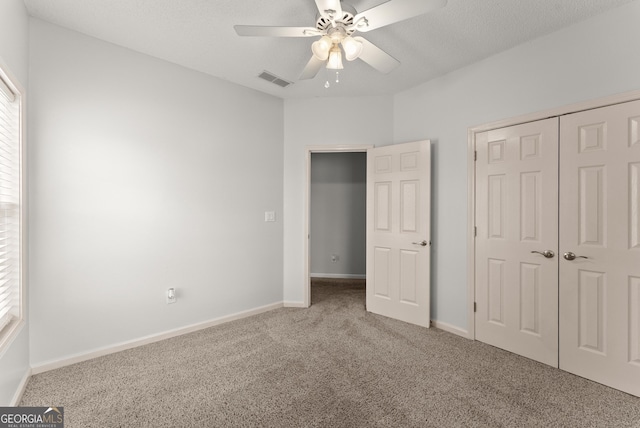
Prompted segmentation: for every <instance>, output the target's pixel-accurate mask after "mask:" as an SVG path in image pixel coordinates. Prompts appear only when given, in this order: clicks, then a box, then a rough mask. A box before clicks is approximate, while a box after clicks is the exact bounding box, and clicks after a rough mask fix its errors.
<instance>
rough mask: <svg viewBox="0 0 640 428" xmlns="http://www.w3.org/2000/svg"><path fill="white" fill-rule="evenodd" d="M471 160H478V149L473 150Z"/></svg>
mask: <svg viewBox="0 0 640 428" xmlns="http://www.w3.org/2000/svg"><path fill="white" fill-rule="evenodd" d="M473 160H474V161H477V160H478V151H477V150H474V151H473Z"/></svg>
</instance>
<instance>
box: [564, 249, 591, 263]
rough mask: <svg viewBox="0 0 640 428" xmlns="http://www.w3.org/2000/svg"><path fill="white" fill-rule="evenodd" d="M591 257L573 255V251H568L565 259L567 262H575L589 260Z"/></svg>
mask: <svg viewBox="0 0 640 428" xmlns="http://www.w3.org/2000/svg"><path fill="white" fill-rule="evenodd" d="M588 258H589V257H587V256H576V255H575V254H574V253H572V252H571V251H567V252H566V253H564V259H565V260H569V261H571V260H575V259H588Z"/></svg>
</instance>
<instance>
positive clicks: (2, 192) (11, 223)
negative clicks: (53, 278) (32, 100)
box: [0, 76, 21, 337]
mask: <svg viewBox="0 0 640 428" xmlns="http://www.w3.org/2000/svg"><path fill="white" fill-rule="evenodd" d="M20 176H21V174H20V98H19V97H16V96H15V94H14V93H13V92H12V91H11V89H10V87H9V85H8V84H7V83H6V82H4V81H3V80H2V77H1V76H0V337H1V336H3V333H4V332H3V330H4V329H5V328H6V327H7V326H8V325H9V324H10V323H11V322H12V321H13V320H17V319H20V311H21V307H20V306H21V305H20V302H21V296H20V293H21V287H20V251H21V250H20V218H21V215H20V211H21V207H20Z"/></svg>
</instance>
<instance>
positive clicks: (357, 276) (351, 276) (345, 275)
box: [309, 273, 367, 279]
mask: <svg viewBox="0 0 640 428" xmlns="http://www.w3.org/2000/svg"><path fill="white" fill-rule="evenodd" d="M309 276H310V277H311V278H332V279H333V278H336V279H367V275H360V274H353V273H310V274H309Z"/></svg>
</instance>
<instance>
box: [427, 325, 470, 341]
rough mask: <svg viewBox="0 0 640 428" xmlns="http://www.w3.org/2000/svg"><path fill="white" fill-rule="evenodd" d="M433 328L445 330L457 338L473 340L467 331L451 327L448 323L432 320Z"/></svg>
mask: <svg viewBox="0 0 640 428" xmlns="http://www.w3.org/2000/svg"><path fill="white" fill-rule="evenodd" d="M431 326H432V327H435V328H439V329H440V330H444V331H446V332H447V333H451V334H455V335H456V336H462V337H464V338H465V339H471V340H473V336H470V335H469V332H468V331H467V330H464V329H461V328H460V327H456V326H455V325H451V324H449V323H446V322H442V321H436V320H431Z"/></svg>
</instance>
